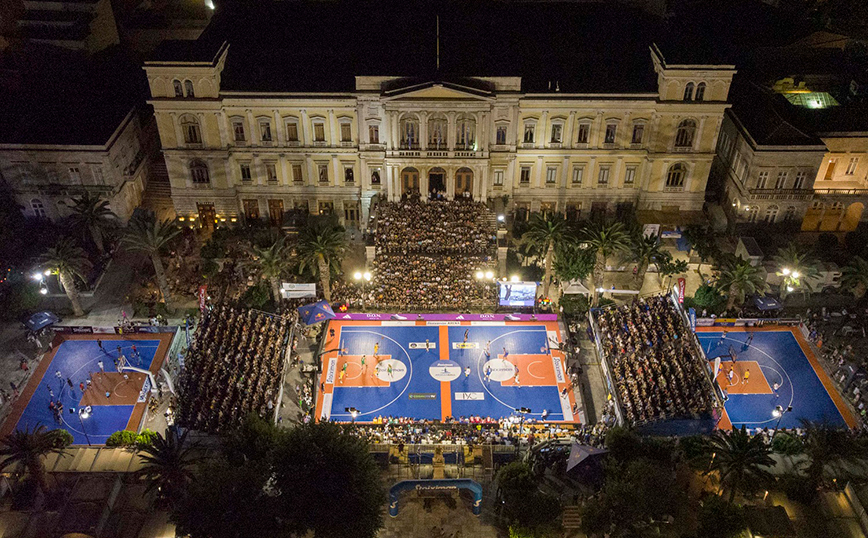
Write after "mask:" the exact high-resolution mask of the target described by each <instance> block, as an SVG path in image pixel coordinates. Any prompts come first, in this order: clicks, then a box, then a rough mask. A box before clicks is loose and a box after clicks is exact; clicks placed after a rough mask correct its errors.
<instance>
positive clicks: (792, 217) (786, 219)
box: [784, 206, 796, 222]
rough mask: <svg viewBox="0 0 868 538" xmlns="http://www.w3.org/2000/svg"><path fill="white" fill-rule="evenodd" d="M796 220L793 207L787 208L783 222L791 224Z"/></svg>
mask: <svg viewBox="0 0 868 538" xmlns="http://www.w3.org/2000/svg"><path fill="white" fill-rule="evenodd" d="M794 220H796V208H795V206H790V207H788V208H787V212H786V213H784V222H792V221H794Z"/></svg>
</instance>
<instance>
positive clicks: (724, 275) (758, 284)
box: [717, 260, 769, 310]
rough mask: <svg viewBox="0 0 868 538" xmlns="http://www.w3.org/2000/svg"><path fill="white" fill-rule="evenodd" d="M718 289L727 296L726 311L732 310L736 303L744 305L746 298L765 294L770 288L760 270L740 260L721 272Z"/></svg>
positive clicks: (718, 278)
mask: <svg viewBox="0 0 868 538" xmlns="http://www.w3.org/2000/svg"><path fill="white" fill-rule="evenodd" d="M717 287H718V289H720V290H721V291H722V292H724V293H726V294H727V301H726V309H727V310H731V309H732V307H733V306H735V304H736V302H738V304H742V303H744V300H745V297H747V296H748V295H754V294H756V293H764V292H765V291H766V290H767V289H768V287H769V286H768V284H766V281H765V279H764V278H763V276H762V274H761V273H760V271H759V269H757V268H756V267H754V266H753V265H751V264H750V263H749V262H747V261H744V260H739V261H736V262H735V263H734V264H732V265H730V266H729V267H727V268H725V269H723V270H722V271H721V272H720V275H718V277H717Z"/></svg>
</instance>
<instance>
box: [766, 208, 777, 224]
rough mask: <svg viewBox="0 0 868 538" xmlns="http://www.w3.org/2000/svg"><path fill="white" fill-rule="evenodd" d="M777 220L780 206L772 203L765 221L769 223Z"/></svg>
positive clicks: (767, 210)
mask: <svg viewBox="0 0 868 538" xmlns="http://www.w3.org/2000/svg"><path fill="white" fill-rule="evenodd" d="M776 220H778V206H776V205H770V206H769V207H768V209H766V216H765V221H766V222H767V223H769V224H774V223H775V221H776Z"/></svg>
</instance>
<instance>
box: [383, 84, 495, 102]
mask: <svg viewBox="0 0 868 538" xmlns="http://www.w3.org/2000/svg"><path fill="white" fill-rule="evenodd" d="M493 98H494V94H493V92H491V91H488V90H484V89H481V88H474V87H471V86H463V85H459V84H453V83H448V82H426V83H423V84H413V85H409V86H404V87H398V88H393V89H389V90H385V91H384V92H383V100H384V101H491V100H492V99H493Z"/></svg>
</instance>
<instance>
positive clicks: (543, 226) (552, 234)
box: [521, 213, 569, 297]
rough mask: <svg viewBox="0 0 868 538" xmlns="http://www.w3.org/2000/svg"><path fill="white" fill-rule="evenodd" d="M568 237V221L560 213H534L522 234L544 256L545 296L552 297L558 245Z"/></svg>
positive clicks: (525, 240)
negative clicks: (550, 293)
mask: <svg viewBox="0 0 868 538" xmlns="http://www.w3.org/2000/svg"><path fill="white" fill-rule="evenodd" d="M568 238H569V236H568V235H567V221H566V220H565V219H564V216H563V215H561V214H560V213H552V214H549V215H543V214H540V213H534V214H533V215H531V217H530V223H529V225H528V228H527V231H525V232H524V234H523V235H522V236H521V240H522V241H523V242H525V243H526V244H528V245H529V246H530V247H531V248H532V249H533V250H534V251H536V252H539V253H540V254H541V255H542V256H543V257H544V260H545V274H544V276H543V295H544V296H545V297H550V295H549V287H550V286H551V283H552V264H553V263H554V261H555V257H556V252H557V248H556V247H557V245H559V244H561V243H563V242H564V241H566V240H567V239H568Z"/></svg>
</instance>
